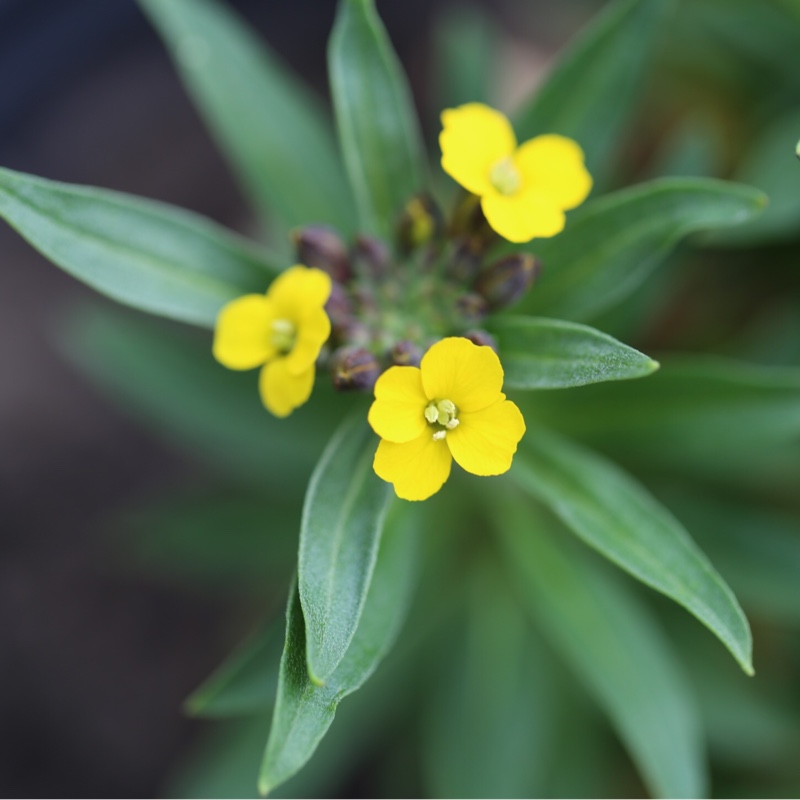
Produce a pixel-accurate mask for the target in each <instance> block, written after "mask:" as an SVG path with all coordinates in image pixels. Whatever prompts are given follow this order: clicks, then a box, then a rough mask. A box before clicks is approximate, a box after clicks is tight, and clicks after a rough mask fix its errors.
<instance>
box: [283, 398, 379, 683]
mask: <svg viewBox="0 0 800 800" xmlns="http://www.w3.org/2000/svg"><path fill="white" fill-rule="evenodd" d="M374 456H375V435H374V434H373V433H372V431H371V429H370V428H369V426H368V425H367V423H366V420H365V419H364V416H363V413H362V411H361V410H360V409H359V410H358V412H357V413H356V414H354V415H353V416H352V417H350V418H349V419H348V420H346V421H345V422H344V423H343V424H342V426H341V427H340V428H339V430H338V431H337V432H336V434H335V435H334V437H333V439H332V440H331V442H330V444H329V445H328V447H327V448H326V450H325V452H324V453H323V454H322V458H321V459H320V461H319V464H318V465H317V467H316V469H315V470H314V474H313V475H312V477H311V482H310V483H309V486H308V491H307V493H306V500H305V505H304V506H303V521H302V525H301V528H300V552H299V556H298V560H299V563H298V574H297V584H298V591H299V594H300V600H301V602H302V605H303V615H304V617H305V621H306V622H305V638H306V655H307V658H308V671H309V674H310V676H311V678H312V679H313V680H314V681H315V682H316V683H324V682H325V681H326V680H327V679H328V677H329V676H330V675H331V673H332V672H333V671H334V670H335V669H336V667H337V666H338V664H339V662H340V661H341V660H342V658H343V657H344V654H345V652H346V651H347V648H348V646H349V645H350V641H351V639H352V638H353V635H354V634H355V631H356V628H357V626H358V620H359V617H360V616H361V611H362V609H363V607H364V600H365V598H366V596H367V592H368V590H369V585H370V581H371V580H372V571H373V569H374V568H375V559H376V557H377V553H378V545H379V543H380V538H381V531H382V530H383V523H384V518H385V516H386V510H387V508H388V506H389V500H390V498H391V487H390V486H389V484H387V483H385V482H384V481H382V480H381V479H380V478H379V477H378V476H377V475H376V474H375V472H374V470H373V469H372V460H373V458H374Z"/></svg>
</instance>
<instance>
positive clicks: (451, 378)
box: [420, 336, 503, 414]
mask: <svg viewBox="0 0 800 800" xmlns="http://www.w3.org/2000/svg"><path fill="white" fill-rule="evenodd" d="M420 369H421V371H422V385H423V387H424V388H425V395H426V396H427V397H428V398H429V399H431V400H452V401H453V402H454V403H455V405H456V408H457V409H458V412H459V414H460V413H461V412H462V411H478V410H480V409H481V408H486V407H487V406H490V405H491V404H492V403H496V402H497V400H498V399H499V398H500V390H501V389H502V388H503V367H502V366H501V364H500V359H499V358H498V357H497V353H495V352H494V350H492V348H491V347H479V346H478V345H476V344H473V343H472V342H470V341H469V340H468V339H462V338H461V337H458V336H451V337H449V338H447V339H442V340H441V341H440V342H436V344H435V345H433V346H432V347H431V348H430V349H429V350H428V352H427V353H425V355H424V356H423V357H422V363H421V364H420Z"/></svg>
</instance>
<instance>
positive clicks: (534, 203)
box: [439, 103, 592, 242]
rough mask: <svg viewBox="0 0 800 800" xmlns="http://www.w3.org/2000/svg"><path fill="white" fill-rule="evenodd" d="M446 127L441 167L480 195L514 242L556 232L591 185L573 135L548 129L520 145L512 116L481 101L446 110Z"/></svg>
mask: <svg viewBox="0 0 800 800" xmlns="http://www.w3.org/2000/svg"><path fill="white" fill-rule="evenodd" d="M442 126H443V127H442V132H441V133H440V134H439V145H440V146H441V148H442V169H443V170H444V171H445V172H446V173H447V174H448V175H450V176H451V177H452V178H454V179H455V180H456V181H457V182H458V183H460V184H461V185H462V186H463V187H464V188H465V189H467V191H470V192H472V193H473V194H476V195H478V196H479V197H480V198H481V208H482V209H483V213H484V216H485V217H486V219H487V220H488V222H489V224H490V225H491V226H492V228H494V230H495V231H497V233H499V234H500V235H501V236H503V237H504V238H506V239H508V240H510V241H512V242H527V241H530V240H531V239H533V238H534V237H535V236H555V235H556V234H557V233H559V232H560V231H561V230H562V229H563V228H564V223H565V217H564V212H565V211H568V210H569V209H570V208H575V207H576V206H579V205H580V204H581V203H582V202H583V201H584V200H585V199H586V197H587V196H588V195H589V192H590V191H591V189H592V177H591V175H589V173H588V172H587V170H586V167H585V166H584V164H583V151H582V150H581V148H580V147H579V146H578V144H577V143H576V142H574V141H573V140H572V139H567V138H566V137H564V136H558V135H556V134H547V135H545V136H537V137H536V138H535V139H530V140H528V141H527V142H524V143H523V144H521V145H520V146H519V147H517V139H516V137H515V136H514V130H513V129H512V127H511V123H510V122H509V121H508V119H507V118H506V117H505V116H504V115H503V114H501V113H500V112H499V111H495V110H494V109H493V108H489V107H488V106H485V105H483V104H482V103H468V104H467V105H463V106H459V107H458V108H453V109H447V110H445V111H443V112H442Z"/></svg>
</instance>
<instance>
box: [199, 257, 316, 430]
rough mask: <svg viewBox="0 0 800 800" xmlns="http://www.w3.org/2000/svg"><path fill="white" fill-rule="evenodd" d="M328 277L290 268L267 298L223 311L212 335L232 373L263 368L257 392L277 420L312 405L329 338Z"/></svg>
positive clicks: (240, 301)
mask: <svg viewBox="0 0 800 800" xmlns="http://www.w3.org/2000/svg"><path fill="white" fill-rule="evenodd" d="M330 293H331V279H330V277H329V276H328V275H327V274H326V273H325V272H323V271H322V270H319V269H309V268H307V267H304V266H301V265H299V264H298V265H297V266H294V267H291V269H287V270H286V272H284V273H282V274H281V275H279V276H278V277H277V278H276V279H275V280H274V281H273V282H272V284H271V286H270V287H269V289H268V290H267V293H266V294H265V295H263V294H247V295H244V297H239V298H237V299H236V300H233V301H231V302H230V303H228V304H227V305H226V306H224V307H223V309H222V311H220V313H219V317H217V328H216V331H215V333H214V348H213V352H214V358H216V359H217V361H219V362H220V364H222V365H224V366H226V367H228V368H229V369H237V370H243V369H254V368H255V367H260V366H262V365H264V366H263V369H262V370H261V376H260V378H259V384H258V387H259V391H260V393H261V399H262V401H263V402H264V405H265V406H266V407H267V409H268V410H269V411H271V412H272V413H273V414H274V415H275V416H276V417H286V416H288V415H289V414H291V413H292V411H294V409H295V408H297V407H298V406H301V405H303V403H305V402H306V400H308V398H309V397H310V396H311V389H312V388H313V386H314V370H315V364H316V361H317V356H318V355H319V351H320V350H321V349H322V345H323V344H325V342H326V340H327V339H328V337H329V336H330V333H331V323H330V320H329V319H328V315H327V314H326V313H325V309H324V306H325V303H326V302H327V300H328V297H329V296H330Z"/></svg>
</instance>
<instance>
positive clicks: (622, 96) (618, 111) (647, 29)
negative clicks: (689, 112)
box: [516, 0, 671, 186]
mask: <svg viewBox="0 0 800 800" xmlns="http://www.w3.org/2000/svg"><path fill="white" fill-rule="evenodd" d="M670 5H671V2H670V1H669V0H618V2H615V3H611V4H609V7H608V9H607V10H606V11H605V12H604V13H603V14H601V15H600V16H598V17H597V19H596V20H594V21H593V22H592V23H590V24H589V26H588V27H587V28H586V29H585V30H584V31H583V32H582V33H581V34H579V36H578V37H577V38H576V40H575V41H574V43H573V44H572V45H571V46H570V47H569V49H568V50H567V51H566V52H565V53H564V54H563V55H562V56H561V57H560V58H559V60H558V62H557V63H556V65H555V67H554V69H553V71H552V73H551V75H550V76H549V77H548V79H547V80H546V82H545V84H544V86H543V87H542V88H541V89H539V90H538V91H537V92H536V94H535V95H534V97H533V98H532V100H531V101H530V102H529V103H528V104H527V105H525V106H523V108H522V109H521V110H520V111H519V112H518V114H517V119H516V128H517V132H518V134H519V137H520V139H521V140H524V139H528V138H530V137H532V136H537V135H539V134H542V133H560V134H562V135H563V136H570V137H572V138H573V139H575V140H576V141H578V142H579V143H580V145H581V147H583V149H584V151H585V153H586V162H587V165H588V167H589V171H590V172H591V173H592V176H593V177H594V179H595V185H598V186H602V185H603V184H605V183H606V181H607V180H608V177H609V173H610V171H611V170H612V168H613V166H614V156H615V155H616V154H617V153H618V152H619V149H620V148H621V146H622V144H623V142H624V136H623V134H624V132H625V128H626V126H627V124H628V122H629V120H630V118H631V116H632V114H633V111H634V110H635V107H636V101H637V98H638V97H639V94H640V92H641V89H642V88H643V85H644V83H645V79H646V78H647V72H648V66H649V62H650V60H651V57H652V53H653V52H654V49H655V44H654V43H655V39H656V37H657V35H658V33H659V32H660V30H662V29H663V22H664V18H665V16H666V15H665V11H666V10H667V9H668V8H669V6H670Z"/></svg>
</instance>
